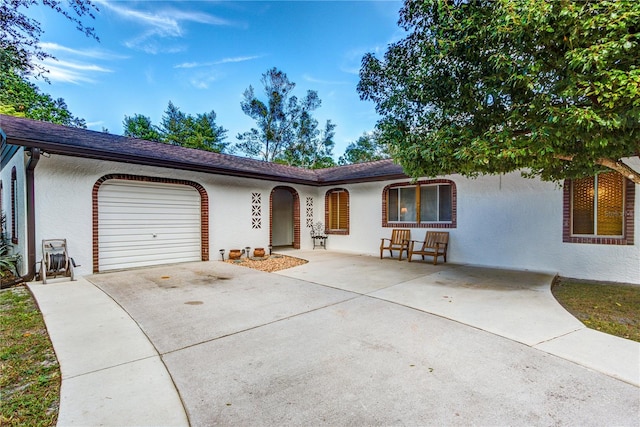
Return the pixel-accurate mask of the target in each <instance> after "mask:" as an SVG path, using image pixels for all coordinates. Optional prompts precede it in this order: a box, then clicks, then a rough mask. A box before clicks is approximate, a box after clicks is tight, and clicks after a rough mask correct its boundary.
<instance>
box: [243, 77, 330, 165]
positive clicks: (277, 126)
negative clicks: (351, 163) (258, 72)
mask: <svg viewBox="0 0 640 427" xmlns="http://www.w3.org/2000/svg"><path fill="white" fill-rule="evenodd" d="M261 83H262V85H263V87H264V94H265V96H266V98H267V99H266V101H261V100H260V99H258V97H257V96H256V95H255V91H254V89H253V87H252V86H249V88H248V89H247V90H245V92H244V94H243V100H242V102H241V103H240V106H241V108H242V111H243V112H244V113H245V114H246V115H247V116H249V117H251V118H252V119H254V120H255V121H256V127H255V128H252V129H251V130H250V131H247V132H244V133H241V134H238V136H237V138H238V141H239V142H238V143H237V144H236V146H235V148H236V149H237V150H238V151H239V152H241V153H244V154H246V155H248V156H249V157H255V158H259V159H262V160H265V161H268V162H278V163H284V164H289V165H292V166H302V167H307V168H319V167H326V166H332V165H333V164H335V162H334V161H333V158H332V150H333V147H334V142H333V136H334V129H335V125H334V124H332V123H331V121H329V120H328V121H327V122H326V124H325V127H324V129H323V130H319V129H318V121H317V120H316V119H315V118H314V117H313V115H312V112H313V111H315V110H316V109H318V108H319V107H320V105H321V101H320V98H319V97H318V93H317V92H316V91H314V90H308V91H307V93H306V95H305V96H304V98H302V99H298V97H296V96H295V95H293V93H292V92H293V89H294V88H295V86H296V84H295V83H293V82H291V81H290V80H289V78H288V77H287V75H286V74H285V73H284V72H282V71H280V70H278V69H277V68H271V69H270V70H268V71H267V72H266V73H264V74H263V75H262V78H261Z"/></svg>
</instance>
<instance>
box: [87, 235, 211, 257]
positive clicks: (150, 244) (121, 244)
mask: <svg viewBox="0 0 640 427" xmlns="http://www.w3.org/2000/svg"><path fill="white" fill-rule="evenodd" d="M199 244H200V236H187V237H181V236H165V237H164V238H162V239H154V240H150V239H141V238H138V237H137V236H122V238H120V239H113V238H109V239H106V238H105V239H104V241H103V242H101V244H100V247H101V248H103V249H105V250H117V249H122V248H129V247H133V246H135V247H136V248H155V247H158V246H163V245H164V246H170V247H171V248H172V249H176V248H180V247H194V246H196V245H199ZM194 250H195V249H194ZM198 251H199V248H198ZM105 256H106V255H105Z"/></svg>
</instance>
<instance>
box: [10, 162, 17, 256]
mask: <svg viewBox="0 0 640 427" xmlns="http://www.w3.org/2000/svg"><path fill="white" fill-rule="evenodd" d="M11 243H13V244H14V245H17V244H18V172H17V170H16V167H15V166H14V167H13V168H12V169H11Z"/></svg>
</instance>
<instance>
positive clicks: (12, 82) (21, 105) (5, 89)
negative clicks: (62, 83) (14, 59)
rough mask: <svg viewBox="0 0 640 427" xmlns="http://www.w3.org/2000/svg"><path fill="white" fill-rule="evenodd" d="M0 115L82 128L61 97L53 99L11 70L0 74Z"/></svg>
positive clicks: (83, 122) (79, 121) (83, 126)
mask: <svg viewBox="0 0 640 427" xmlns="http://www.w3.org/2000/svg"><path fill="white" fill-rule="evenodd" d="M0 113H1V114H7V115H10V116H18V117H26V118H29V119H35V120H41V121H45V122H51V123H56V124H60V125H66V126H72V127H79V128H86V127H87V126H86V123H85V120H84V119H81V118H78V117H75V116H74V115H73V114H72V113H71V112H70V111H69V108H68V107H67V104H66V102H65V101H64V99H62V98H58V99H53V98H52V97H51V96H50V95H48V94H45V93H42V92H40V90H39V89H38V88H37V86H35V85H34V84H33V83H30V82H28V81H27V80H26V78H25V77H23V76H21V75H19V74H17V73H16V72H14V71H11V70H6V71H5V72H0Z"/></svg>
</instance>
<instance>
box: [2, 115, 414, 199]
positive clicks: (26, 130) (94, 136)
mask: <svg viewBox="0 0 640 427" xmlns="http://www.w3.org/2000/svg"><path fill="white" fill-rule="evenodd" d="M0 129H2V130H3V131H4V132H5V134H6V136H7V143H8V144H15V145H22V146H25V147H37V148H40V149H41V150H43V151H46V152H49V153H52V154H62V155H68V156H74V157H85V158H91V159H99V160H112V161H118V162H125V163H132V164H140V165H148V166H159V167H169V168H175V169H184V170H190V171H197V172H205V173H215V174H221V175H230V176H241V177H247V178H258V179H271V180H275V181H282V182H288V183H299V184H307V185H315V186H319V185H329V184H337V183H347V182H365V181H377V180H383V179H392V178H401V177H404V174H403V173H402V168H401V167H400V166H398V165H395V164H393V162H392V161H391V160H381V161H377V162H371V163H361V164H355V165H347V166H338V167H333V168H328V169H320V170H309V169H303V168H298V167H292V166H285V165H279V164H276V163H270V162H264V161H260V160H254V159H248V158H245V157H238V156H232V155H228V154H218V153H211V152H208V151H202V150H195V149H192V148H185V147H179V146H175V145H169V144H165V143H161V142H152V141H144V140H141V139H135V138H128V137H124V136H118V135H111V134H108V133H104V132H96V131H90V130H86V129H78V128H71V127H66V126H60V125H55V124H52V123H47V122H41V121H35V120H30V119H23V118H18V117H11V116H4V115H0Z"/></svg>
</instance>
